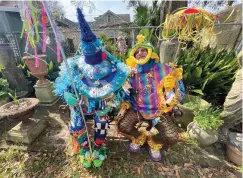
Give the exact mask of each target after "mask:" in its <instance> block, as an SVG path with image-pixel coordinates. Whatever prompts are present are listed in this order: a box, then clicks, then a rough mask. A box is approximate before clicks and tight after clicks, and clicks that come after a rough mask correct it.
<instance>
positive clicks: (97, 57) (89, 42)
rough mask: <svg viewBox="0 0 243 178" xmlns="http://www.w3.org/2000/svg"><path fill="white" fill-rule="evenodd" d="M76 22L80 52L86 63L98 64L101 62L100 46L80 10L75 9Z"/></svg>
mask: <svg viewBox="0 0 243 178" xmlns="http://www.w3.org/2000/svg"><path fill="white" fill-rule="evenodd" d="M77 13H78V22H79V28H80V33H81V35H80V36H81V51H82V53H83V54H84V56H85V60H86V63H88V64H98V63H100V62H101V61H102V59H101V50H102V44H101V42H100V40H99V39H97V38H96V36H95V34H94V33H93V32H92V30H91V29H90V26H89V24H88V23H87V22H86V20H85V19H84V15H83V13H82V11H81V9H80V8H77Z"/></svg>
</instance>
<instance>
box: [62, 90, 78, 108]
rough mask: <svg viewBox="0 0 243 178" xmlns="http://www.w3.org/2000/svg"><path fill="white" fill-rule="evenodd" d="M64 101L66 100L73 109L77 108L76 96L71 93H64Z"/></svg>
mask: <svg viewBox="0 0 243 178" xmlns="http://www.w3.org/2000/svg"><path fill="white" fill-rule="evenodd" d="M64 99H65V101H66V103H67V104H68V105H69V106H71V107H73V106H75V105H76V103H77V102H78V100H77V98H76V95H74V94H72V93H69V92H65V93H64Z"/></svg>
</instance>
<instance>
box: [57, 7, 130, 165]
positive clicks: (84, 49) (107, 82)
mask: <svg viewBox="0 0 243 178" xmlns="http://www.w3.org/2000/svg"><path fill="white" fill-rule="evenodd" d="M77 13H78V21H79V25H80V30H81V55H76V56H74V57H73V58H70V59H68V64H69V67H70V69H71V74H72V77H73V79H74V85H75V87H76V89H77V92H78V93H79V95H80V96H81V98H82V99H81V101H78V100H77V99H76V95H74V90H73V88H72V82H71V79H70V78H69V75H68V71H67V68H66V66H65V65H64V63H63V64H61V67H60V69H61V70H60V74H59V77H58V78H57V79H56V81H55V83H54V87H55V90H54V93H55V94H56V95H59V96H61V97H62V98H63V99H64V101H65V102H66V103H67V104H68V105H69V106H70V110H71V121H70V126H69V128H70V134H71V135H72V139H73V150H74V151H75V152H80V155H81V158H82V159H81V162H82V164H83V166H84V167H86V168H88V167H90V166H91V165H92V163H93V164H94V166H95V167H100V166H101V165H102V163H103V160H104V159H105V158H106V156H107V155H106V154H107V151H106V149H105V148H103V147H102V144H103V142H104V141H105V137H106V134H107V129H108V127H109V126H108V124H109V123H108V120H109V112H111V111H112V110H113V109H114V108H116V107H118V106H119V105H120V102H121V101H122V100H123V99H124V97H125V96H126V92H125V91H126V89H125V88H124V86H126V85H125V82H126V79H127V76H128V75H129V73H130V68H129V67H127V66H126V65H125V64H124V63H122V62H121V61H120V60H117V59H116V58H114V57H113V56H112V55H111V54H110V53H109V52H107V51H106V50H105V49H104V48H103V45H102V42H101V41H100V40H99V39H97V38H96V36H95V34H94V33H93V32H92V31H91V29H90V27H89V25H88V23H87V22H86V20H85V19H84V15H83V14H82V11H81V9H79V8H78V9H77ZM79 105H81V107H82V110H83V112H84V113H85V114H89V115H90V114H91V115H92V114H93V115H94V146H93V148H92V150H93V151H92V155H90V151H89V149H90V148H89V143H88V142H89V140H88V135H87V132H86V128H85V123H84V119H83V118H82V114H81V111H80V110H79V107H78V106H79Z"/></svg>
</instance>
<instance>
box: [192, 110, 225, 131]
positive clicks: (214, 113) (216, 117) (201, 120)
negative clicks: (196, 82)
mask: <svg viewBox="0 0 243 178" xmlns="http://www.w3.org/2000/svg"><path fill="white" fill-rule="evenodd" d="M193 114H194V119H193V122H194V123H196V124H197V125H198V126H199V127H200V128H202V129H205V130H217V129H218V128H219V126H221V125H222V124H223V123H224V121H223V120H221V119H220V110H218V109H216V108H214V107H210V108H208V109H202V110H200V109H199V110H195V111H194V112H193Z"/></svg>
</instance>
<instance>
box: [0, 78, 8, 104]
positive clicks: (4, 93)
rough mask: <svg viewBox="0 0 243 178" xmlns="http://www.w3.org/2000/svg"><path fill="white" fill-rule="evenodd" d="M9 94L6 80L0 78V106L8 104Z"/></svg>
mask: <svg viewBox="0 0 243 178" xmlns="http://www.w3.org/2000/svg"><path fill="white" fill-rule="evenodd" d="M9 92H11V89H10V88H9V83H8V81H7V80H6V79H3V78H0V106H2V105H4V104H6V103H7V102H8V100H9V95H8V93H9Z"/></svg>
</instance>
